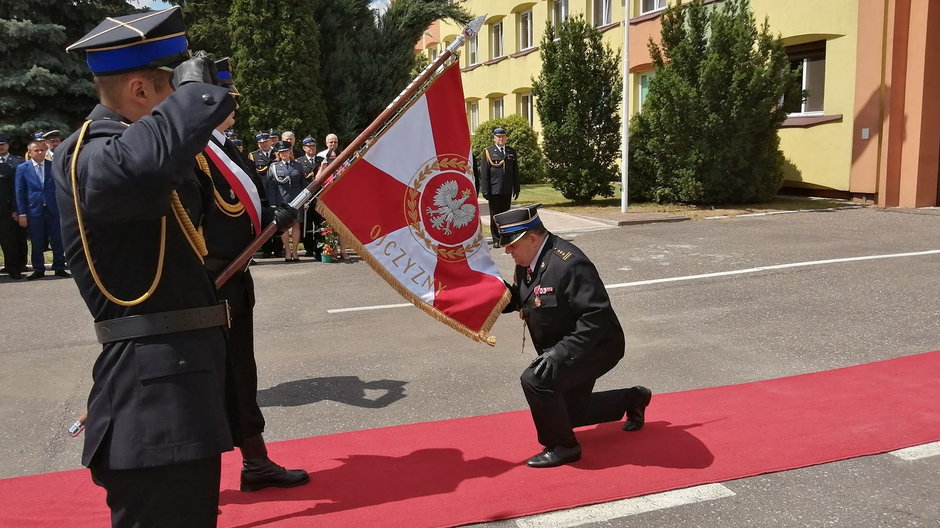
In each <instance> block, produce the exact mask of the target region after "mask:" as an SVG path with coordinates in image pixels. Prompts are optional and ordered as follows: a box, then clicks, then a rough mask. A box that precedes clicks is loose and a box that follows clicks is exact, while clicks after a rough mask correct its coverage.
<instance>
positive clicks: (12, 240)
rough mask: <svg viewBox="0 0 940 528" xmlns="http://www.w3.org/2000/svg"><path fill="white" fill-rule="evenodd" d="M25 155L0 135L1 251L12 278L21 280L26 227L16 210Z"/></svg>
mask: <svg viewBox="0 0 940 528" xmlns="http://www.w3.org/2000/svg"><path fill="white" fill-rule="evenodd" d="M24 161H26V160H24V159H23V158H21V157H19V156H16V155H14V154H11V153H10V143H9V139H8V138H7V137H6V136H4V135H0V251H3V269H0V273H7V274H9V275H10V278H12V279H14V280H19V279H21V278H23V273H24V272H25V271H26V249H27V246H26V240H27V238H28V237H27V235H26V229H25V228H24V227H22V226H21V225H20V222H19V214H18V213H17V212H16V184H15V182H16V167H17V166H18V165H19V164H21V163H23V162H24Z"/></svg>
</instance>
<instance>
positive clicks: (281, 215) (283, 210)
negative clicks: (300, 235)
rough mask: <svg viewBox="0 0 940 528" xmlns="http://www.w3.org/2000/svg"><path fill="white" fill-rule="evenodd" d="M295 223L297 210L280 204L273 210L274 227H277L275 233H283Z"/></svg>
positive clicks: (288, 205)
mask: <svg viewBox="0 0 940 528" xmlns="http://www.w3.org/2000/svg"><path fill="white" fill-rule="evenodd" d="M296 221H297V209H294V208H293V207H291V206H290V204H281V205H279V206H277V208H276V209H274V225H276V226H277V232H278V233H283V232H284V231H287V230H288V229H290V228H291V226H292V225H294V222H296Z"/></svg>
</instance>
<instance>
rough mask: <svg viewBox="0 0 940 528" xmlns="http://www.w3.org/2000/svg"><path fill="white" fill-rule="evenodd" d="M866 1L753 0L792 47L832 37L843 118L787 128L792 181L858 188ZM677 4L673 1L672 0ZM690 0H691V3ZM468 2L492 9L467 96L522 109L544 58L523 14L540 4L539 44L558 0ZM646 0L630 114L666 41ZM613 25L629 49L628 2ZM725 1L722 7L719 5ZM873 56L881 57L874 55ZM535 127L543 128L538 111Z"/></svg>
mask: <svg viewBox="0 0 940 528" xmlns="http://www.w3.org/2000/svg"><path fill="white" fill-rule="evenodd" d="M858 1H859V0H825V1H819V0H787V1H786V2H781V1H779V0H752V4H751V7H752V10H753V12H754V16H755V18H756V20H757V22H758V24H761V23H762V22H763V20H764V18H765V17H768V18H769V21H770V27H771V30H772V31H773V32H774V33H778V34H780V35H781V36H782V37H783V39H784V44H785V45H793V44H801V43H805V42H812V41H817V40H825V41H826V66H825V95H824V101H823V113H824V115H826V116H831V115H837V114H841V115H842V118H841V120H838V121H834V122H826V123H822V124H817V125H814V126H810V127H799V128H781V129H780V140H781V148H782V150H783V152H784V155H785V156H786V158H787V159H788V160H789V163H788V165H787V172H786V176H785V177H786V179H787V181H786V185H788V186H803V187H810V188H826V189H833V190H839V191H848V190H850V168H851V162H852V140H853V127H854V115H853V111H854V105H855V100H854V99H855V78H856V71H855V69H856V53H857V28H858V7H857V2H858ZM670 3H672V2H671V1H670ZM684 3H685V2H684ZM461 4H462V5H463V6H464V7H466V8H467V9H468V10H469V11H470V12H471V13H472V14H473V15H474V16H478V15H481V14H487V19H486V24H485V25H484V26H483V28H482V29H481V31H480V35H479V37H478V39H479V40H478V42H479V49H478V53H479V61H478V65H475V66H474V65H469V64H468V63H467V57H466V46H464V51H463V53H462V56H461V59H460V60H461V67H462V68H464V74H463V81H464V94H465V97H466V98H467V100H468V101H470V100H479V122H480V123H482V122H484V121H486V120H488V119H491V117H492V116H491V113H490V110H491V109H490V101H491V99H492V98H493V97H499V96H503V97H504V103H503V104H504V115H506V116H508V115H512V114H515V113H518V107H517V101H518V98H517V95H516V94H518V93H520V92H528V91H531V88H532V78H533V77H536V76H537V75H538V74H539V71H540V70H541V59H540V56H539V52H538V51H537V50H536V51H534V52H531V53H529V54H527V55H524V56H520V57H515V58H514V57H512V55H513V54H516V53H519V52H520V50H519V47H518V42H519V35H518V27H519V24H518V14H519V13H520V12H522V11H526V10H528V9H531V10H532V13H533V21H534V28H533V29H534V31H533V33H534V38H533V40H534V46H536V47H537V46H538V45H539V44H540V42H541V39H542V33H543V32H544V30H545V24H546V21H547V20H549V19H550V18H551V16H552V4H553V2H552V0H538V1H518V0H464V1H463V2H461ZM593 4H594V2H593V0H569V2H568V14H569V16H573V15H577V14H581V15H584V16H585V18H586V19H587V20H588V21H591V22H593ZM640 5H641V0H632V2H631V8H632V9H631V18H632V19H633V22H632V23H631V24H630V47H629V50H630V55H629V60H630V69H631V72H632V73H631V75H630V77H629V79H628V81H627V82H628V85H627V86H628V88H629V102H630V105H629V106H630V113H631V114H633V113H635V112H636V111H637V109H638V95H639V75H640V74H642V73H646V72H649V71H651V70H652V65H651V64H650V57H649V52H648V50H647V41H648V40H649V37H651V36H652V37H653V38H654V39H658V37H659V31H660V17H659V16H656V15H655V14H652V13H641V12H640ZM611 7H612V13H611V22H612V24H611V25H610V26H603V27H601V29H602V31H603V35H604V41H605V42H606V43H607V44H608V45H610V46H611V48H613V49H614V50H621V49H622V47H623V38H624V33H623V25H622V21H623V15H624V7H623V3H622V0H613V1H612V6H611ZM713 7H720V6H713ZM496 21H502V22H503V49H504V55H505V56H506V58H505V59H503V60H501V61H493V63H491V64H486V63H487V62H488V61H490V60H491V51H490V43H491V34H490V30H491V28H492V24H493V22H496ZM459 30H460V29H459V28H458V27H456V26H454V25H452V24H447V23H443V24H442V26H441V29H440V35H441V38H442V40H443V42H444V45H446V44H447V43H448V42H449V41H450V40H451V39H453V38H454V37H455V36H456V35H457V33H458V32H459ZM873 60H875V59H874V58H873ZM533 119H534V123H533V125H534V127H535V129H536V131H539V130H540V123H539V122H538V115H537V112H536V113H535V115H534V118H533Z"/></svg>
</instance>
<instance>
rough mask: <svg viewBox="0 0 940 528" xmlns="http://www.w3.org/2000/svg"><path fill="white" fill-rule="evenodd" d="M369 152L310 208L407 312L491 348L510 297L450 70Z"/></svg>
mask: <svg viewBox="0 0 940 528" xmlns="http://www.w3.org/2000/svg"><path fill="white" fill-rule="evenodd" d="M369 144H370V148H369V149H368V151H367V152H366V153H365V155H364V156H362V157H361V158H358V159H356V160H355V161H353V162H352V163H351V164H350V165H348V166H347V167H345V168H343V169H341V170H340V171H339V172H338V174H337V175H336V176H335V177H334V179H333V181H332V182H330V183H329V184H328V185H326V187H325V189H324V191H323V192H322V193H321V194H320V196H319V199H318V202H317V210H318V211H319V212H320V214H322V215H323V216H324V217H325V218H326V219H327V220H328V221H329V223H330V224H331V225H333V226H334V227H335V228H337V229H338V230H339V232H340V234H341V236H342V237H343V242H344V244H349V245H351V246H353V247H355V248H356V250H357V252H358V253H359V255H361V256H362V258H363V259H364V260H365V261H366V262H368V263H369V265H371V266H372V268H373V269H375V270H376V271H377V272H378V273H379V275H381V276H382V277H383V278H384V279H385V280H386V281H388V283H389V284H391V285H392V287H393V288H395V290H396V291H398V292H399V293H400V294H401V295H403V296H404V297H405V298H407V299H408V300H409V301H411V302H412V303H414V305H415V306H417V307H418V308H421V309H422V310H424V311H425V312H427V313H428V314H430V315H431V316H432V317H434V318H436V319H438V320H440V321H442V322H444V323H446V324H448V325H449V326H451V327H452V328H454V329H456V330H457V331H459V332H461V333H463V334H465V335H467V336H469V337H470V338H472V339H475V340H477V341H484V342H486V343H488V344H490V345H492V344H494V343H495V340H494V339H493V338H491V337H488V336H487V332H488V331H489V329H490V328H491V327H492V326H493V323H495V322H496V318H497V317H498V316H499V314H500V311H501V310H502V308H503V307H504V306H505V305H506V303H507V302H508V301H509V293H508V291H507V290H506V287H505V285H504V284H503V279H502V278H501V277H500V275H499V271H498V270H497V269H496V265H495V264H494V263H493V260H492V258H491V257H490V253H489V252H490V250H489V247H488V246H487V244H486V238H485V237H484V235H483V231H482V229H481V226H480V208H479V205H478V204H477V192H476V188H475V187H474V182H473V171H472V168H471V166H470V162H469V161H468V158H469V156H470V132H469V130H468V128H467V117H466V114H465V113H464V99H463V86H462V84H461V81H460V69H459V68H458V66H457V63H456V62H455V63H454V64H452V65H451V66H449V67H448V68H447V69H446V70H445V71H444V73H442V74H441V75H440V76H438V77H437V78H436V79H435V80H433V81H431V85H430V86H429V87H428V88H427V89H426V91H425V92H424V94H422V95H420V96H419V97H417V98H415V99H414V100H413V101H412V102H411V104H410V106H408V107H407V108H406V109H405V110H403V112H402V113H400V114H398V118H397V120H395V121H394V122H393V123H392V124H391V125H390V126H388V127H386V128H385V129H384V131H383V132H381V133H379V134H378V135H377V136H376V137H374V138H372V139H371V141H370V143H369Z"/></svg>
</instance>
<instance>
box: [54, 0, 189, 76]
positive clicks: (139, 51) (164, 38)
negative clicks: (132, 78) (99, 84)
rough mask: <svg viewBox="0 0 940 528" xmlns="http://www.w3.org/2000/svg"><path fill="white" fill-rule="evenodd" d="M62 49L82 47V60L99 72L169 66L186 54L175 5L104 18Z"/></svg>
mask: <svg viewBox="0 0 940 528" xmlns="http://www.w3.org/2000/svg"><path fill="white" fill-rule="evenodd" d="M66 51H70V52H71V51H84V52H85V62H87V63H88V67H89V68H91V71H92V73H94V74H95V75H99V76H100V75H114V74H119V73H126V72H129V71H134V70H140V69H144V68H167V69H168V68H173V67H176V66H177V65H178V64H179V63H181V62H183V61H184V60H186V59H188V58H189V56H190V53H189V43H188V42H187V40H186V24H185V23H184V22H183V13H182V11H181V10H180V8H179V6H176V7H172V8H170V9H163V10H161V11H148V12H145V13H137V14H133V15H125V16H118V17H108V18H105V19H104V20H103V21H102V22H101V23H100V24H98V26H97V27H95V29H92V30H91V31H90V32H89V33H88V34H87V35H85V36H84V37H82V38H81V39H79V40H78V41H77V42H75V43H74V44H72V45H71V46H69V47H68V48H66Z"/></svg>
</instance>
